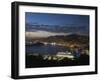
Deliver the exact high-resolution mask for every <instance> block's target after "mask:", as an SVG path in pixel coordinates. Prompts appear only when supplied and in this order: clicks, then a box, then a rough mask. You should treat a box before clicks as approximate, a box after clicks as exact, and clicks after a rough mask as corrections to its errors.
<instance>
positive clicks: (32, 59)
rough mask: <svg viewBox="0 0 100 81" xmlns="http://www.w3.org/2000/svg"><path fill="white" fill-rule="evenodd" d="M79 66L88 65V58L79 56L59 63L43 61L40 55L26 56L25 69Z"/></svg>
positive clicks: (56, 61)
mask: <svg viewBox="0 0 100 81" xmlns="http://www.w3.org/2000/svg"><path fill="white" fill-rule="evenodd" d="M76 65H77V66H79V65H89V56H88V55H81V56H80V57H76V58H74V60H72V59H68V58H64V59H62V60H60V61H58V60H48V59H46V60H44V59H43V57H42V56H41V55H39V56H34V55H26V68H35V67H56V66H76Z"/></svg>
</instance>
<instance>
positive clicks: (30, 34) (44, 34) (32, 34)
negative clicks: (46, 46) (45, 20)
mask: <svg viewBox="0 0 100 81" xmlns="http://www.w3.org/2000/svg"><path fill="white" fill-rule="evenodd" d="M69 34H70V33H54V32H48V31H36V32H32V31H27V32H25V36H26V37H28V38H38V37H49V36H56V35H69Z"/></svg>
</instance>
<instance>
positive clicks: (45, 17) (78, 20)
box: [25, 12, 89, 27]
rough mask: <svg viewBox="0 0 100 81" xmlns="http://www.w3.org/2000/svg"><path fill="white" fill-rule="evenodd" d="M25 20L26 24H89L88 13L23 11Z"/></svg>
mask: <svg viewBox="0 0 100 81" xmlns="http://www.w3.org/2000/svg"><path fill="white" fill-rule="evenodd" d="M25 20H26V21H25V22H26V23H28V24H34V23H38V24H45V25H75V26H87V27H88V26H89V16H88V15H69V14H48V13H31V12H26V13H25Z"/></svg>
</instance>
